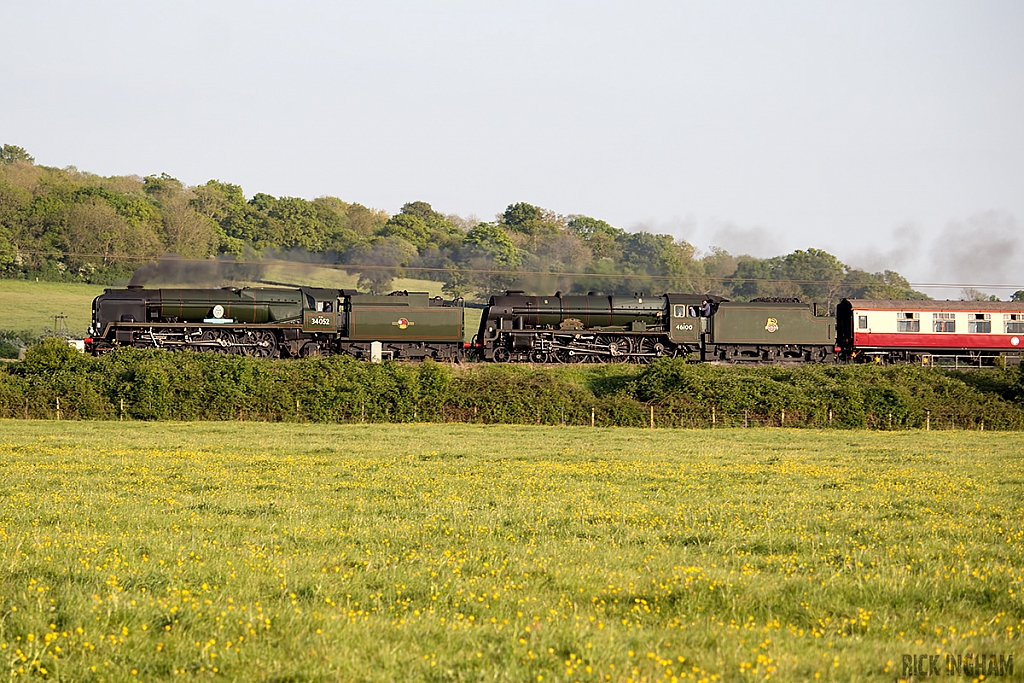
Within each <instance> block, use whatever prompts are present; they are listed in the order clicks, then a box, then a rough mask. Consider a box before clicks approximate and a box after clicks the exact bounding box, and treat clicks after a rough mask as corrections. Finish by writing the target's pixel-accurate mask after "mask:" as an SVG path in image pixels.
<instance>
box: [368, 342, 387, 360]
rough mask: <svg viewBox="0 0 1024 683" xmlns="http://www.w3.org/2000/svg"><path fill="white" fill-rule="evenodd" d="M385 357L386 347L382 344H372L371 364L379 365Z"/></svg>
mask: <svg viewBox="0 0 1024 683" xmlns="http://www.w3.org/2000/svg"><path fill="white" fill-rule="evenodd" d="M383 357H384V345H383V344H381V343H380V342H370V362H371V363H379V362H381V360H382V358H383Z"/></svg>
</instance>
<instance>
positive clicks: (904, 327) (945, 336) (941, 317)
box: [836, 299, 1024, 364]
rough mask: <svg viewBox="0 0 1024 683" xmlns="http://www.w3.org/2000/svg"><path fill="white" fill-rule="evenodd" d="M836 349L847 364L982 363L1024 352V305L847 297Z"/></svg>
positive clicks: (1014, 358)
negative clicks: (957, 360)
mask: <svg viewBox="0 0 1024 683" xmlns="http://www.w3.org/2000/svg"><path fill="white" fill-rule="evenodd" d="M836 330H837V340H836V346H837V350H838V351H839V353H840V355H841V357H842V358H843V359H847V360H855V361H856V360H861V361H863V360H874V361H878V362H886V363H888V362H922V363H928V362H932V361H933V360H934V359H935V358H936V357H941V356H954V357H958V358H961V357H962V358H967V359H970V360H972V361H975V362H978V363H982V364H985V363H991V362H993V361H994V359H995V358H997V357H1002V358H1003V359H1004V360H1005V361H1006V362H1008V363H1010V364H1019V363H1020V360H1021V355H1022V352H1024V303H1019V302H1003V301H914V300H908V301H900V300H893V301H888V300H876V299H843V301H842V302H841V303H840V304H839V306H838V307H837V310H836Z"/></svg>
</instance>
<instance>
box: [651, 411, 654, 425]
mask: <svg viewBox="0 0 1024 683" xmlns="http://www.w3.org/2000/svg"><path fill="white" fill-rule="evenodd" d="M651 429H654V406H651Z"/></svg>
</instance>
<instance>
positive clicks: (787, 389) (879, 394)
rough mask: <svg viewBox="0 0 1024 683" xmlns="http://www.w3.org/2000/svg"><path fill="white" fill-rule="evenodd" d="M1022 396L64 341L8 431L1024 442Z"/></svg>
mask: <svg viewBox="0 0 1024 683" xmlns="http://www.w3.org/2000/svg"><path fill="white" fill-rule="evenodd" d="M1022 396H1024V372H1022V371H1021V370H1018V369H1007V370H991V371H980V372H978V371H976V372H968V373H950V372H945V371H943V370H939V369H932V368H927V369H926V368H919V367H909V366H908V367H876V366H815V367H801V368H795V369H781V368H737V367H720V366H710V365H695V364H690V363H686V362H684V361H682V360H664V361H659V362H656V363H653V364H652V365H649V366H644V367H635V366H600V367H585V366H583V367H581V366H569V367H564V368H534V367H530V366H503V365H472V366H468V367H453V366H449V365H444V364H438V363H432V362H425V363H421V364H404V363H391V362H387V363H383V364H379V365H378V364H370V363H365V362H360V361H355V360H351V359H348V358H345V357H336V358H321V359H306V360H298V361H294V360H290V361H283V360H259V359H253V358H246V357H241V356H221V355H216V354H196V353H188V352H186V353H180V354H169V353H165V352H160V351H141V350H134V349H125V350H121V351H118V352H116V353H112V354H109V355H107V356H104V357H102V358H91V357H88V356H84V355H82V354H80V353H78V352H76V351H74V350H73V349H70V348H69V347H67V346H66V345H65V344H63V343H62V342H60V341H58V340H44V341H43V342H42V343H40V344H37V345H35V346H33V347H31V348H30V349H29V350H28V353H27V355H26V359H25V360H24V361H22V362H18V363H8V364H5V365H4V366H3V367H2V369H0V417H6V418H23V417H27V418H56V417H61V418H63V419H99V420H112V419H132V420H268V421H312V422H359V421H366V422H414V421H435V422H441V421H459V422H484V423H527V424H534V423H539V424H561V423H565V424H589V423H590V422H591V420H594V422H595V423H597V424H599V425H618V426H647V425H649V424H650V420H651V419H652V415H653V416H654V420H655V422H656V423H657V424H658V425H660V426H695V427H700V426H710V425H712V424H713V423H714V424H716V425H717V424H752V423H753V424H785V425H790V426H833V427H842V428H858V427H878V428H893V429H896V428H917V427H923V426H925V424H927V423H931V424H933V425H934V426H936V427H938V426H943V425H956V426H962V427H968V428H970V427H974V428H978V427H980V426H981V425H984V427H985V428H986V429H1021V428H1024V406H1022V401H1021V397H1022ZM652 408H653V412H652ZM58 410H59V411H60V412H59V415H58Z"/></svg>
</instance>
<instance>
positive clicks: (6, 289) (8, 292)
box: [0, 280, 103, 336]
mask: <svg viewBox="0 0 1024 683" xmlns="http://www.w3.org/2000/svg"><path fill="white" fill-rule="evenodd" d="M102 293H103V287H102V286H100V285H87V284H80V283H74V282H32V281H29V280H0V330H12V331H15V332H22V331H25V332H29V333H31V334H33V335H42V334H44V333H46V332H48V331H50V330H52V329H53V326H54V320H53V316H55V315H66V316H67V320H65V324H66V325H67V326H68V331H69V332H71V334H73V335H79V336H83V335H85V332H86V330H88V329H89V324H90V323H91V322H92V300H93V299H94V298H96V297H97V296H99V295H100V294H102Z"/></svg>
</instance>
